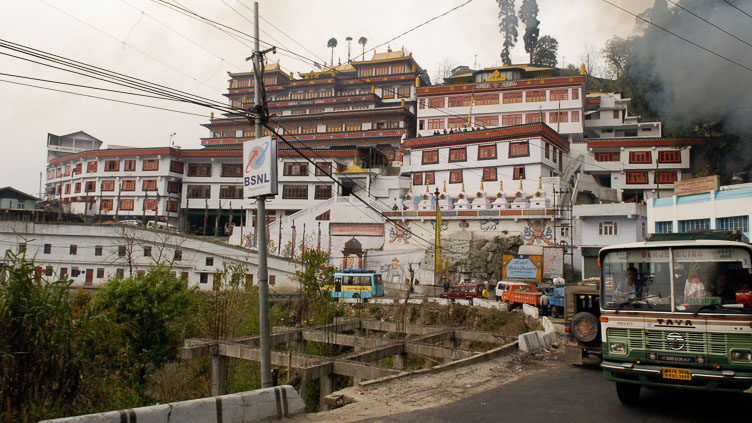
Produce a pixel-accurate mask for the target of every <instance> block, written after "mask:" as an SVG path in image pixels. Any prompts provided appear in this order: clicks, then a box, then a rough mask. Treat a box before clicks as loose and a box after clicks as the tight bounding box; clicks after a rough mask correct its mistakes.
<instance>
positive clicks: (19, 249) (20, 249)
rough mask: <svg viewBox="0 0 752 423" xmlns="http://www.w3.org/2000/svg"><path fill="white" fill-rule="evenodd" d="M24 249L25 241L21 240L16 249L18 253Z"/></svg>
mask: <svg viewBox="0 0 752 423" xmlns="http://www.w3.org/2000/svg"><path fill="white" fill-rule="evenodd" d="M25 249H26V243H25V242H21V243H19V244H18V249H17V250H16V251H17V252H19V253H20V252H22V251H23V250H25Z"/></svg>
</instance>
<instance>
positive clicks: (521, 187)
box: [520, 175, 522, 191]
mask: <svg viewBox="0 0 752 423" xmlns="http://www.w3.org/2000/svg"><path fill="white" fill-rule="evenodd" d="M520 191H522V175H520Z"/></svg>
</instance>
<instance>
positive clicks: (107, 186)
mask: <svg viewBox="0 0 752 423" xmlns="http://www.w3.org/2000/svg"><path fill="white" fill-rule="evenodd" d="M102 191H115V180H114V179H107V180H104V181H102Z"/></svg>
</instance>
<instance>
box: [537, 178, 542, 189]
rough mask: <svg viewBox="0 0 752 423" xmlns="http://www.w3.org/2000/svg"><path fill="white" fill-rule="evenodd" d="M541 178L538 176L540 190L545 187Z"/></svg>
mask: <svg viewBox="0 0 752 423" xmlns="http://www.w3.org/2000/svg"><path fill="white" fill-rule="evenodd" d="M541 180H542V179H541V177H540V176H538V189H543V185H541Z"/></svg>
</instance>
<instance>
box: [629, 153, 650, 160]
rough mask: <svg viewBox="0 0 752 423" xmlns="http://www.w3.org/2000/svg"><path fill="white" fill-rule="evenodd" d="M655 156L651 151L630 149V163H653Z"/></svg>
mask: <svg viewBox="0 0 752 423" xmlns="http://www.w3.org/2000/svg"><path fill="white" fill-rule="evenodd" d="M652 162H653V157H652V156H651V154H650V152H649V151H630V152H629V163H652Z"/></svg>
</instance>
